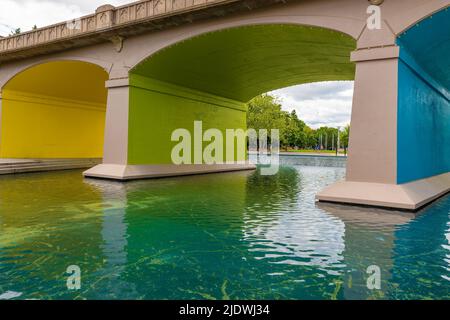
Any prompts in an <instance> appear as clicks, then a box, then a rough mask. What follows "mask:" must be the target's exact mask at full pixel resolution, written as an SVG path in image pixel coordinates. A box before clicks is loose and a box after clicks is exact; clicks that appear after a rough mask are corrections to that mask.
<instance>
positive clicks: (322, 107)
mask: <svg viewBox="0 0 450 320" xmlns="http://www.w3.org/2000/svg"><path fill="white" fill-rule="evenodd" d="M271 94H273V95H275V96H277V97H278V98H279V99H280V101H281V104H282V106H283V110H286V111H292V110H295V111H296V112H297V115H298V116H299V118H300V119H302V120H303V121H305V122H306V124H307V125H309V126H310V127H312V128H319V127H322V126H328V127H338V126H340V127H343V126H346V125H347V124H349V123H350V116H351V108H352V99H353V81H333V82H317V83H309V84H303V85H299V86H293V87H288V88H284V89H280V90H276V91H273V92H271Z"/></svg>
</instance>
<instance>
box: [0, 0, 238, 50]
mask: <svg viewBox="0 0 450 320" xmlns="http://www.w3.org/2000/svg"><path fill="white" fill-rule="evenodd" d="M221 2H232V1H230V0H141V1H138V2H133V3H130V4H128V5H124V6H120V7H113V6H111V5H105V6H101V7H99V8H98V9H97V10H96V12H95V13H94V14H91V15H87V16H84V17H81V18H78V19H74V20H72V21H66V22H63V23H58V24H54V25H51V26H47V27H44V28H39V29H35V30H32V31H28V32H24V33H21V34H18V35H13V36H9V37H5V38H1V37H0V54H1V53H5V52H9V51H15V50H20V49H24V48H28V47H34V46H40V45H45V44H47V43H52V42H58V41H64V40H67V39H70V38H74V39H75V38H79V37H83V36H87V35H90V34H95V33H98V32H101V31H105V30H108V29H111V28H114V27H120V26H125V25H127V24H133V23H139V22H140V21H145V20H153V19H158V18H161V17H164V16H171V15H176V14H178V13H182V12H189V11H194V10H197V9H201V8H205V7H208V6H212V5H215V4H218V3H221Z"/></svg>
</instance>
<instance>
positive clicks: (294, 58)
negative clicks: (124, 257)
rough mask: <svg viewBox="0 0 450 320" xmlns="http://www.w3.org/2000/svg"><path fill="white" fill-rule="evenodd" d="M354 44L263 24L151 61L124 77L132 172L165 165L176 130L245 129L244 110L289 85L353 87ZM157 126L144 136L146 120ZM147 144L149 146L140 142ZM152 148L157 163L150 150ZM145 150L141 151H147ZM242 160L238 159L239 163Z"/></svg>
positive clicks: (340, 36) (192, 42)
mask: <svg viewBox="0 0 450 320" xmlns="http://www.w3.org/2000/svg"><path fill="white" fill-rule="evenodd" d="M355 48H356V41H355V40H354V39H353V38H352V37H350V36H349V35H346V34H344V33H341V32H338V31H334V30H330V29H325V28H320V27H311V26H302V25H291V24H265V25H252V26H244V27H235V28H231V29H225V30H220V31H214V32H210V33H206V34H203V35H200V36H196V37H193V38H190V39H188V40H185V41H182V42H179V43H176V44H174V45H171V46H169V47H166V48H164V49H161V50H160V51H158V52H156V53H154V54H153V55H151V56H150V57H148V58H147V59H146V60H144V61H142V62H141V63H140V64H138V65H137V66H136V67H135V68H133V69H132V70H131V72H130V84H131V89H130V124H133V125H130V130H129V139H130V140H129V148H128V160H129V163H131V164H143V163H152V164H156V163H170V150H171V148H172V147H173V144H167V145H166V146H161V145H159V144H160V142H159V141H167V137H170V135H171V132H172V130H173V129H175V128H187V129H190V130H192V131H191V132H193V122H194V121H195V120H202V121H203V129H204V130H207V129H209V128H217V129H219V130H222V131H225V129H228V128H230V129H231V128H233V129H238V128H243V129H245V128H246V127H247V125H246V112H247V103H248V102H249V101H250V100H251V99H252V98H254V97H255V96H258V95H260V94H263V93H266V92H270V91H273V90H276V89H279V88H284V87H289V86H293V85H298V84H303V83H311V82H319V81H339V80H353V79H354V76H355V65H354V64H353V63H352V62H350V53H351V51H352V50H354V49H355ZM149 118H152V119H158V121H156V123H155V124H154V125H153V126H152V127H151V128H149V126H148V125H146V119H149ZM145 137H147V138H145ZM156 145H159V146H158V148H159V149H161V150H163V152H161V153H160V155H161V156H158V155H155V154H154V153H152V152H151V151H150V150H152V149H154V147H155V146H156ZM146 150H147V151H146ZM237 160H243V159H237Z"/></svg>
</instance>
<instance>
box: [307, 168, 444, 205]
mask: <svg viewBox="0 0 450 320" xmlns="http://www.w3.org/2000/svg"><path fill="white" fill-rule="evenodd" d="M448 192H450V172H448V173H445V174H441V175H438V176H434V177H430V178H427V179H422V180H417V181H413V182H410V183H406V184H399V185H395V184H382V183H369V182H352V181H341V182H337V183H335V184H333V185H331V186H329V187H327V188H326V189H325V190H323V191H322V192H320V193H319V194H317V196H316V199H317V200H318V201H324V202H337V203H346V204H358V205H369V206H376V207H385V208H394V209H403V210H412V211H415V210H418V209H420V208H421V207H423V206H425V205H427V204H428V203H430V202H432V201H433V200H436V199H437V198H439V197H441V196H443V195H445V194H446V193H448Z"/></svg>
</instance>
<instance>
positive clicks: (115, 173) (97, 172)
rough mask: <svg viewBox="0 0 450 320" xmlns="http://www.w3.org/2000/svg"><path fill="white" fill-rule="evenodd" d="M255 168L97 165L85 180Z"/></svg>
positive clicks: (86, 174) (169, 175) (166, 175)
mask: <svg viewBox="0 0 450 320" xmlns="http://www.w3.org/2000/svg"><path fill="white" fill-rule="evenodd" d="M254 169H256V166H255V165H253V164H250V163H237V164H215V165H206V164H203V165H179V166H178V165H174V164H167V165H119V164H99V165H97V166H95V167H93V168H91V169H89V170H87V171H85V172H83V175H84V176H85V177H87V178H102V179H112V180H121V181H126V180H135V179H149V178H164V177H176V176H186V175H195V174H206V173H217V172H228V171H242V170H254Z"/></svg>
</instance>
